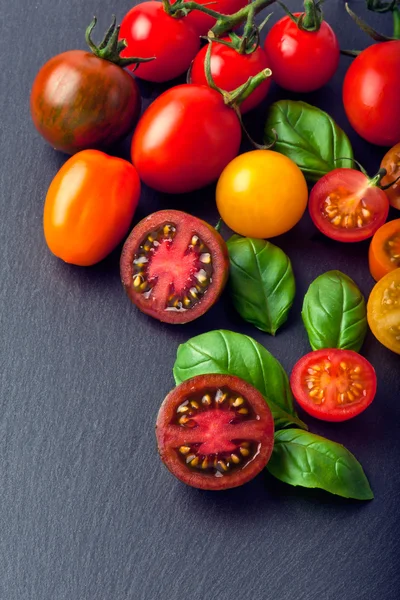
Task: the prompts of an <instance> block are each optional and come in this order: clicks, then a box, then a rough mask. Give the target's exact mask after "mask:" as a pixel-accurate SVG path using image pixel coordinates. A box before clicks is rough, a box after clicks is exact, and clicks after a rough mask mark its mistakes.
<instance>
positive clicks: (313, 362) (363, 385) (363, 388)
mask: <svg viewBox="0 0 400 600" xmlns="http://www.w3.org/2000/svg"><path fill="white" fill-rule="evenodd" d="M290 385H291V388H292V391H293V395H294V397H295V398H296V400H297V402H298V403H299V404H300V406H301V407H302V408H303V409H304V410H305V411H306V412H307V413H308V414H310V415H311V416H313V417H315V418H317V419H321V420H323V421H346V420H347V419H351V418H352V417H355V416H357V415H359V414H360V413H361V412H363V411H364V410H365V409H366V408H367V407H368V406H369V405H370V404H371V402H372V401H373V399H374V397H375V393H376V375H375V370H374V368H373V366H372V365H371V364H370V363H369V362H368V361H367V360H366V359H365V358H363V357H362V356H360V355H359V354H357V353H356V352H353V351H352V350H338V349H323V350H316V351H315V352H310V353H309V354H307V355H306V356H304V357H303V358H301V359H300V360H299V361H298V363H297V364H296V365H295V367H294V369H293V371H292V375H291V378H290Z"/></svg>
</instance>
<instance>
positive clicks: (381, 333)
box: [367, 269, 400, 354]
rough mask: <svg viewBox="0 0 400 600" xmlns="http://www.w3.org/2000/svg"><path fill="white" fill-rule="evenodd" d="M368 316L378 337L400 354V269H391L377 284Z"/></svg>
mask: <svg viewBox="0 0 400 600" xmlns="http://www.w3.org/2000/svg"><path fill="white" fill-rule="evenodd" d="M367 317H368V324H369V326H370V328H371V331H372V333H373V334H374V336H375V337H376V339H377V340H379V341H380V343H381V344H383V345H384V346H386V348H389V350H393V352H396V353H397V354H400V269H396V270H395V271H390V273H388V274H387V275H385V276H384V277H382V279H380V280H379V281H378V283H377V284H376V285H375V287H374V288H373V290H372V292H371V294H370V297H369V299H368V304H367Z"/></svg>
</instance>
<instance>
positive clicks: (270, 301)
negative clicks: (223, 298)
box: [227, 235, 296, 335]
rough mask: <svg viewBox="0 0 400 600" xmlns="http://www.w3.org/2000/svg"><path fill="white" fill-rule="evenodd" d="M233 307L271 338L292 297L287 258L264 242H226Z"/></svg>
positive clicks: (239, 239)
mask: <svg viewBox="0 0 400 600" xmlns="http://www.w3.org/2000/svg"><path fill="white" fill-rule="evenodd" d="M227 246H228V251H229V259H230V276H229V285H230V291H231V297H232V301H233V305H234V307H235V308H236V310H237V311H238V313H239V314H240V316H241V317H242V318H243V319H244V320H245V321H248V322H249V323H252V324H253V325H255V326H256V327H258V329H261V330H262V331H266V332H267V333H270V334H272V335H275V333H276V331H277V330H278V329H279V327H280V326H281V325H283V323H284V322H285V321H286V319H287V316H288V312H289V310H290V307H291V306H292V304H293V300H294V296H295V293H296V283H295V279H294V275H293V270H292V265H291V262H290V260H289V257H288V256H287V255H286V254H285V253H284V252H283V250H281V249H280V248H278V247H277V246H274V244H271V242H267V241H265V240H258V239H253V238H246V237H241V236H240V235H233V236H232V237H231V238H230V239H229V240H228V241H227Z"/></svg>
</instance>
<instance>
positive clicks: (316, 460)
mask: <svg viewBox="0 0 400 600" xmlns="http://www.w3.org/2000/svg"><path fill="white" fill-rule="evenodd" d="M267 469H268V471H269V472H270V473H271V474H272V475H273V476H274V477H276V478H277V479H280V480H281V481H284V482H285V483H289V484H290V485H294V486H297V485H299V486H302V487H307V488H321V489H322V490H326V491H327V492H331V494H337V495H338V496H343V497H344V498H356V499H357V500H371V499H372V498H373V497H374V495H373V493H372V490H371V488H370V485H369V483H368V480H367V478H366V476H365V473H364V471H363V469H362V467H361V465H360V463H359V462H358V461H357V459H356V458H355V457H354V456H353V455H352V454H351V452H349V451H348V450H346V448H345V447H344V446H342V445H341V444H337V443H336V442H331V441H330V440H326V439H325V438H323V437H320V436H319V435H315V434H313V433H309V432H307V431H301V430H300V429H285V430H282V431H277V432H276V434H275V444H274V450H273V452H272V456H271V458H270V461H269V463H268V465H267Z"/></svg>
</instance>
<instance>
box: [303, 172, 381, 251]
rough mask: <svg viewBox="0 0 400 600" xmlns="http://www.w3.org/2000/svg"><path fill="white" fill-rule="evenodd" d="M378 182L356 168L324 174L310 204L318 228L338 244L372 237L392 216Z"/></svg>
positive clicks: (313, 192)
mask: <svg viewBox="0 0 400 600" xmlns="http://www.w3.org/2000/svg"><path fill="white" fill-rule="evenodd" d="M376 180H377V178H374V179H369V178H368V177H367V176H366V175H364V173H361V172H360V171H356V170H355V169H334V170H333V171H331V172H330V173H327V174H326V175H324V177H322V178H321V179H320V180H319V181H318V182H317V183H316V184H315V185H314V187H313V189H312V190H311V194H310V200H309V204H308V206H309V210H310V215H311V218H312V220H313V221H314V224H315V226H316V227H318V229H319V230H320V231H321V232H322V233H323V234H325V235H326V236H328V237H330V238H332V239H333V240H337V241H339V242H360V241H361V240H366V239H367V238H369V237H371V236H372V235H373V234H374V233H375V231H376V230H377V229H379V227H380V226H381V225H383V223H384V222H385V221H386V219H387V216H388V213H389V200H388V198H387V196H386V194H385V192H384V191H383V190H381V189H380V188H379V187H377V185H376Z"/></svg>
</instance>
